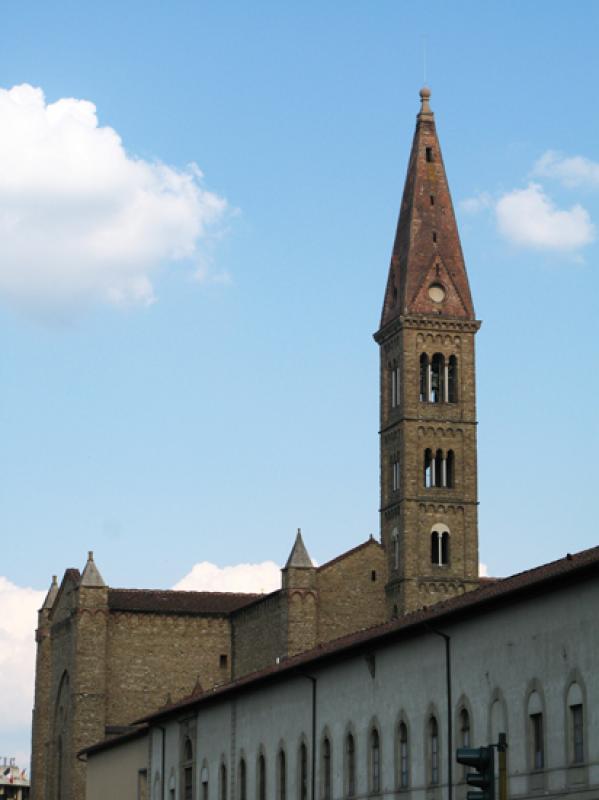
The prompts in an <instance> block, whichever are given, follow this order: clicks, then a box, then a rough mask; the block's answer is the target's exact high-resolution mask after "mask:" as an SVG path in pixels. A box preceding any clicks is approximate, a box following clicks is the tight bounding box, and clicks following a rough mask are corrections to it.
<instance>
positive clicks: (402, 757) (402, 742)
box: [398, 722, 410, 789]
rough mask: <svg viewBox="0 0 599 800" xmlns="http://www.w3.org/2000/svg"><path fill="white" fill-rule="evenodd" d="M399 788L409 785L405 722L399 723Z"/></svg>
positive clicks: (406, 727)
mask: <svg viewBox="0 0 599 800" xmlns="http://www.w3.org/2000/svg"><path fill="white" fill-rule="evenodd" d="M398 744H399V753H398V755H399V788H400V789H407V787H408V786H409V785H410V762H409V757H408V726H407V725H406V723H405V722H400V723H399V730H398Z"/></svg>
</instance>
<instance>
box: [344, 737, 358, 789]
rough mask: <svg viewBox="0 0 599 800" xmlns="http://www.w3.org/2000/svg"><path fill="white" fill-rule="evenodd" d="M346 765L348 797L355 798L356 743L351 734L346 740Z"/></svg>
mask: <svg viewBox="0 0 599 800" xmlns="http://www.w3.org/2000/svg"><path fill="white" fill-rule="evenodd" d="M345 763H346V773H347V779H346V784H347V796H348V797H354V795H355V794H356V743H355V741H354V737H353V734H351V733H348V734H347V737H346V739H345Z"/></svg>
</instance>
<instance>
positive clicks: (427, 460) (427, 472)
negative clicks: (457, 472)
mask: <svg viewBox="0 0 599 800" xmlns="http://www.w3.org/2000/svg"><path fill="white" fill-rule="evenodd" d="M434 469H435V465H434V459H433V451H432V450H431V449H430V448H427V449H426V450H425V451H424V488H425V489H431V488H432V487H433V486H434V485H435V484H434V480H435V472H434Z"/></svg>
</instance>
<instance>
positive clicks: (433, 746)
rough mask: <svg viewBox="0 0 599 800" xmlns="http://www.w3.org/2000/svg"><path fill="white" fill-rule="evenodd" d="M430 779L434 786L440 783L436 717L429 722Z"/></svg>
mask: <svg viewBox="0 0 599 800" xmlns="http://www.w3.org/2000/svg"><path fill="white" fill-rule="evenodd" d="M428 746H429V759H430V762H429V778H430V782H431V784H432V785H436V784H438V783H439V726H438V725H437V720H436V718H435V717H431V718H430V719H429V722H428Z"/></svg>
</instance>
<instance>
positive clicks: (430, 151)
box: [426, 147, 433, 164]
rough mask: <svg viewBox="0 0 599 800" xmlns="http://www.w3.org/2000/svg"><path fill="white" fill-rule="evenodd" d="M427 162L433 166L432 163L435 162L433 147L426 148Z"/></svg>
mask: <svg viewBox="0 0 599 800" xmlns="http://www.w3.org/2000/svg"><path fill="white" fill-rule="evenodd" d="M426 160H427V161H428V163H429V164H431V163H432V161H433V148H432V147H427V148H426Z"/></svg>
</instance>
